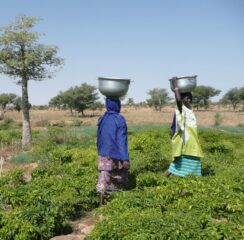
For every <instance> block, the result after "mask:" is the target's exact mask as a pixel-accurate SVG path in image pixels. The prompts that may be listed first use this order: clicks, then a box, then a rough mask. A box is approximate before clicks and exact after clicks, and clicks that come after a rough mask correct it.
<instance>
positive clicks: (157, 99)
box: [147, 88, 171, 111]
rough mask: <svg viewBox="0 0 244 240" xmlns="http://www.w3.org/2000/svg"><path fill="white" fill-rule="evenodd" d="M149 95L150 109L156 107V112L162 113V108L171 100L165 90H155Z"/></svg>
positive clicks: (150, 91)
mask: <svg viewBox="0 0 244 240" xmlns="http://www.w3.org/2000/svg"><path fill="white" fill-rule="evenodd" d="M148 94H149V95H150V97H151V98H150V99H147V103H148V105H149V107H154V108H155V110H160V111H161V109H162V107H163V106H164V105H165V104H166V103H168V102H169V101H170V100H171V98H170V97H169V94H168V92H167V91H166V90H165V89H163V88H162V89H159V88H154V89H152V90H149V92H148Z"/></svg>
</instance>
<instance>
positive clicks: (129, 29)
mask: <svg viewBox="0 0 244 240" xmlns="http://www.w3.org/2000/svg"><path fill="white" fill-rule="evenodd" d="M17 14H25V15H27V16H32V17H40V18H41V19H42V20H41V21H40V22H38V24H37V25H36V26H35V28H34V30H35V31H37V32H42V33H45V35H44V36H42V37H40V39H39V43H43V44H46V45H55V46H57V47H58V48H59V52H58V56H59V57H62V58H64V61H65V63H64V65H63V67H62V69H61V70H60V71H59V72H57V73H56V74H55V76H54V78H53V79H48V80H44V81H38V82H37V81H29V100H30V103H31V104H32V105H46V104H48V102H49V101H50V99H51V98H53V97H55V96H56V95H58V94H59V92H60V91H66V90H68V89H69V88H70V87H74V86H78V85H81V84H82V83H85V82H86V83H87V84H89V85H92V86H96V87H97V86H98V80H97V78H98V77H117V78H129V79H131V80H132V82H131V84H130V87H129V90H128V93H127V97H131V98H133V100H134V102H142V101H145V100H146V99H148V98H149V95H148V91H149V90H151V89H154V88H164V89H166V90H167V91H168V92H169V93H170V94H171V96H173V94H172V92H171V90H170V85H169V81H168V79H169V78H171V77H173V76H185V75H198V78H197V84H198V85H204V86H211V87H214V88H215V89H219V90H221V91H222V92H221V94H220V95H219V97H218V98H220V97H221V96H223V94H225V93H226V92H227V91H228V90H230V89H231V88H234V87H243V86H244V1H243V0H204V1H202V0H32V1H30V0H7V1H6V0H0V26H6V25H8V24H9V23H11V22H14V21H15V18H16V15H17ZM0 82H1V85H0V86H1V87H0V94H1V93H15V94H17V95H19V96H21V87H20V86H19V85H16V84H15V81H14V80H13V79H10V78H8V77H7V76H5V75H3V74H0ZM99 96H100V97H101V95H99ZM218 98H216V99H213V100H218ZM101 99H102V97H101Z"/></svg>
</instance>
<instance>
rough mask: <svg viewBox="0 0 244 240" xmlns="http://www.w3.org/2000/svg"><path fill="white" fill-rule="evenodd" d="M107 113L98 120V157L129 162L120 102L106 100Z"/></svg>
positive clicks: (125, 128)
mask: <svg viewBox="0 0 244 240" xmlns="http://www.w3.org/2000/svg"><path fill="white" fill-rule="evenodd" d="M106 108H107V111H106V112H105V113H104V115H103V116H102V117H100V118H99V120H98V128H97V150H98V154H99V155H100V156H106V157H110V158H115V159H118V160H122V161H127V160H129V154H128V139H127V125H126V121H125V118H124V117H123V116H121V115H120V114H119V113H120V108H121V104H120V100H114V99H110V98H106Z"/></svg>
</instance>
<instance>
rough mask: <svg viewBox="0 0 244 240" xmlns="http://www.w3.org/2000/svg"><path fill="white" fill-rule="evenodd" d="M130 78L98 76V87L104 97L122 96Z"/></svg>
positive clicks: (125, 91) (126, 89)
mask: <svg viewBox="0 0 244 240" xmlns="http://www.w3.org/2000/svg"><path fill="white" fill-rule="evenodd" d="M130 81H131V80H130V79H123V78H108V77H99V78H98V89H99V91H100V93H101V94H103V95H104V96H106V97H123V96H124V95H125V94H126V93H127V91H128V88H129V84H130Z"/></svg>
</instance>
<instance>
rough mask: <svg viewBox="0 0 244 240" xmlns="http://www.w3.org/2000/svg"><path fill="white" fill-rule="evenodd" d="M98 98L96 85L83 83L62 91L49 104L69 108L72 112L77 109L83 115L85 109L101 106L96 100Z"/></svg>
mask: <svg viewBox="0 0 244 240" xmlns="http://www.w3.org/2000/svg"><path fill="white" fill-rule="evenodd" d="M97 99H98V96H97V92H96V87H94V86H90V85H88V84H86V83H83V84H81V85H80V86H75V87H71V88H69V89H68V90H67V91H65V92H60V93H59V94H58V95H57V96H56V97H54V98H52V99H51V100H50V102H49V105H50V106H53V107H58V108H69V109H70V110H71V112H72V110H73V109H75V110H77V111H78V112H81V113H82V115H83V114H84V110H85V109H87V108H92V109H96V108H99V107H101V105H100V104H99V103H98V102H96V100H97Z"/></svg>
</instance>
